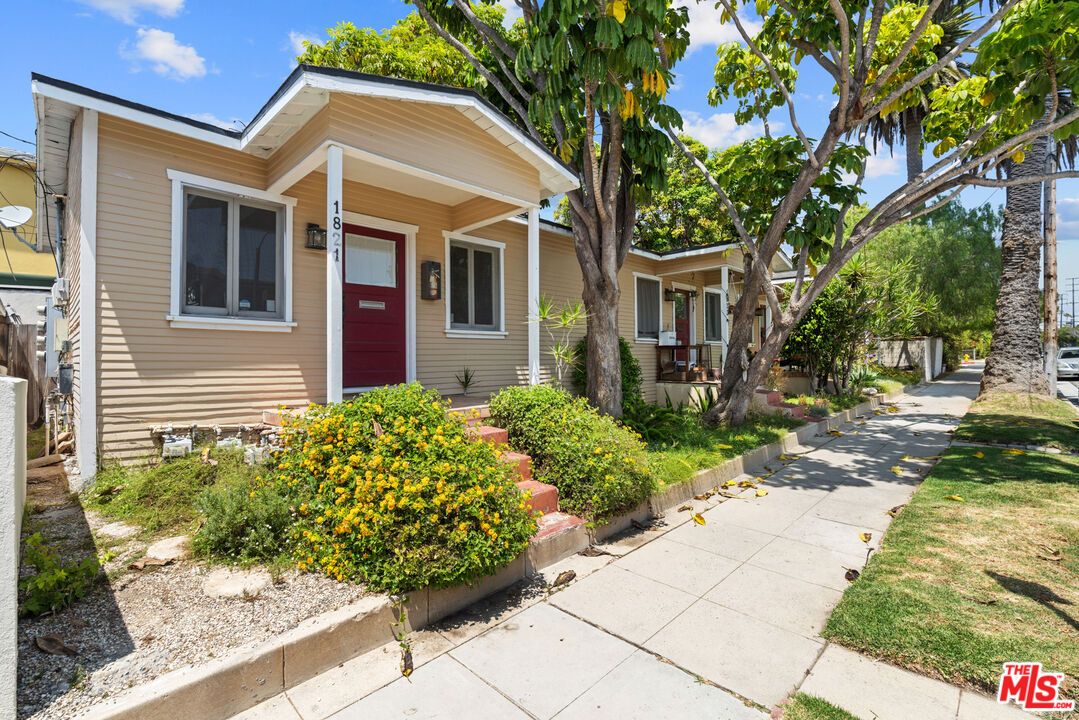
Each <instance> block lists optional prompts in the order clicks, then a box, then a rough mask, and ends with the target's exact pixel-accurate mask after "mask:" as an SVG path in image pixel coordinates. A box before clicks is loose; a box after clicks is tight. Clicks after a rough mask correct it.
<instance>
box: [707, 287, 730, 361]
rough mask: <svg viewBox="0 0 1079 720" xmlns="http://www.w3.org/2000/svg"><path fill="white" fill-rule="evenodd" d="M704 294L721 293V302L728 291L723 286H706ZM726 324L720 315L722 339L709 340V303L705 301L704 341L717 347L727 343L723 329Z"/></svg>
mask: <svg viewBox="0 0 1079 720" xmlns="http://www.w3.org/2000/svg"><path fill="white" fill-rule="evenodd" d="M704 294H705V295H706V296H707V295H719V298H720V302H723V300H724V296H725V295H726V294H727V293H726V291H724V290H723V289H721V288H711V287H706V288H705V289H704ZM721 307H722V306H721ZM726 325H727V323H726V322H725V321H724V320H723V317H722V316H720V319H719V335H720V339H719V340H709V339H708V303H707V302H705V303H704V341H705V343H706V344H708V345H713V346H716V347H722V346H723V345H725V344H726V340H725V339H724V338H723V330H724V328H725V327H726Z"/></svg>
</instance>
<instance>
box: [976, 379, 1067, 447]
mask: <svg viewBox="0 0 1079 720" xmlns="http://www.w3.org/2000/svg"><path fill="white" fill-rule="evenodd" d="M955 439H956V440H962V441H964V442H991V443H993V442H995V443H1006V444H1012V445H1041V446H1043V447H1053V448H1060V449H1062V450H1069V451H1072V452H1079V416H1077V415H1076V414H1075V410H1074V408H1072V406H1071V405H1069V404H1068V403H1066V402H1064V401H1063V400H1051V399H1049V398H1040V397H1036V396H1033V395H1017V394H1015V393H993V394H992V395H988V396H986V397H983V398H980V399H979V400H977V401H976V402H975V403H974V404H973V405H972V406H971V408H970V412H968V413H967V415H966V417H964V418H963V422H961V423H960V424H959V427H958V428H957V429H956V431H955Z"/></svg>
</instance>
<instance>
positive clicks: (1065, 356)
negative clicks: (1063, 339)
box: [1057, 347, 1079, 378]
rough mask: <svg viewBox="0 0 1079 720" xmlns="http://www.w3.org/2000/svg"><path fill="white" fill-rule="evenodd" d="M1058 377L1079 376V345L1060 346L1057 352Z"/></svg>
mask: <svg viewBox="0 0 1079 720" xmlns="http://www.w3.org/2000/svg"><path fill="white" fill-rule="evenodd" d="M1057 377H1058V378H1079V347H1066V348H1060V352H1059V353H1057Z"/></svg>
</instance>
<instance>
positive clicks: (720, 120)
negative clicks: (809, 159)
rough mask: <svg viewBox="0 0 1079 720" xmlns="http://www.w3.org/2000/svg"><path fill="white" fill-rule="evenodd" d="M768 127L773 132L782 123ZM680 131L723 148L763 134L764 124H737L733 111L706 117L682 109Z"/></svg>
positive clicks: (779, 128)
mask: <svg viewBox="0 0 1079 720" xmlns="http://www.w3.org/2000/svg"><path fill="white" fill-rule="evenodd" d="M769 127H770V129H771V130H772V132H773V133H775V132H777V131H779V130H781V129H782V128H783V125H782V123H776V122H772V123H769ZM682 131H683V132H684V133H686V134H687V135H689V136H691V137H692V138H694V139H695V140H698V141H700V142H702V143H704V144H705V145H707V146H708V147H710V148H719V149H721V150H722V149H723V148H726V147H729V146H731V145H734V144H736V143H740V142H744V141H746V140H749V139H750V138H755V137H761V136H762V135H764V126H763V125H762V124H761V123H760V122H752V123H749V124H747V125H739V124H738V122H737V121H736V120H735V119H734V113H712V114H711V115H709V116H708V117H701V114H700V113H698V112H694V111H693V110H684V111H682Z"/></svg>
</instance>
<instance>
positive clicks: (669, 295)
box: [663, 288, 677, 302]
mask: <svg viewBox="0 0 1079 720" xmlns="http://www.w3.org/2000/svg"><path fill="white" fill-rule="evenodd" d="M675 295H677V293H675V291H674V290H672V289H671V288H665V289H664V290H663V299H664V300H666V301H667V302H674V298H675Z"/></svg>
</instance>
